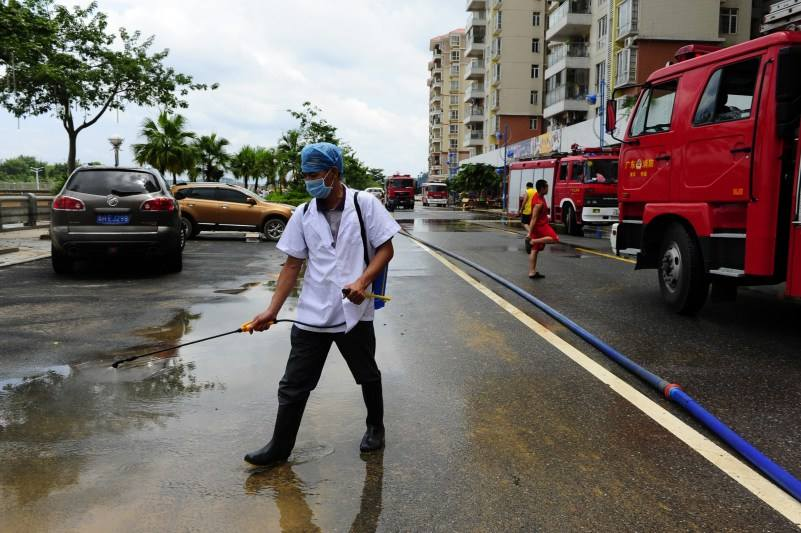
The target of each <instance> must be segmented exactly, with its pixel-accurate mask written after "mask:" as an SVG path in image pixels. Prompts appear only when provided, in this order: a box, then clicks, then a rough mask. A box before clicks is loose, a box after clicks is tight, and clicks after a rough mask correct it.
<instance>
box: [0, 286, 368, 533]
mask: <svg viewBox="0 0 801 533" xmlns="http://www.w3.org/2000/svg"><path fill="white" fill-rule="evenodd" d="M274 285H275V282H274V281H267V282H266V283H265V282H261V281H260V282H252V283H248V284H245V285H243V286H242V287H241V288H242V289H243V290H237V291H236V292H235V293H231V294H227V295H226V296H225V297H224V298H223V299H222V300H215V302H214V303H209V304H204V305H199V306H196V307H195V308H193V309H191V310H186V311H181V312H179V313H177V314H176V315H175V316H174V317H173V318H172V319H171V320H169V321H168V322H167V323H165V324H163V325H161V326H158V327H153V328H146V329H143V330H140V331H137V332H136V333H137V334H138V335H140V336H141V337H142V338H143V339H144V340H145V342H143V343H142V344H141V345H139V346H133V347H128V348H126V349H123V350H117V351H109V352H108V353H105V354H99V357H98V358H97V359H96V360H92V361H86V362H84V363H80V364H74V365H69V366H66V365H65V366H57V367H51V368H42V369H39V370H33V371H30V372H26V373H25V375H21V376H19V377H17V376H2V375H0V377H1V378H2V381H0V387H1V388H2V390H0V456H2V457H4V458H12V460H7V459H4V460H3V461H0V515H2V516H3V524H4V525H3V528H8V529H9V530H35V529H39V530H54V529H70V530H72V529H74V530H104V531H107V530H129V529H153V530H159V529H202V530H208V529H216V530H219V529H233V530H237V529H240V530H247V529H254V528H261V529H267V530H277V529H278V528H279V527H285V526H286V528H288V529H292V528H295V526H296V525H302V526H304V527H303V528H302V530H303V531H314V530H315V529H314V528H306V526H308V525H310V524H311V525H313V526H314V527H319V528H320V530H331V529H343V528H346V527H347V525H348V524H350V523H351V522H352V521H353V520H354V516H355V517H356V521H355V522H353V523H354V524H355V523H357V522H358V523H359V524H367V525H368V526H369V524H371V523H372V524H376V523H377V521H378V516H379V515H380V512H381V510H380V501H381V495H380V493H381V489H382V486H381V478H382V474H381V473H376V466H375V465H374V464H372V463H362V462H361V461H360V459H359V453H358V442H359V439H360V437H361V433H362V432H363V430H364V429H363V428H364V426H363V424H364V413H363V410H364V406H363V401H362V398H361V391H360V389H359V388H358V386H356V385H355V384H354V382H353V378H352V377H351V375H350V373H349V371H348V369H347V365H346V364H345V363H344V361H343V360H342V358H341V356H340V355H339V354H338V352H337V351H336V349H335V348H334V349H332V352H331V354H330V356H329V360H328V362H327V364H326V368H325V371H324V373H323V378H322V380H321V381H320V384H319V385H318V389H317V391H316V392H315V393H313V394H312V398H311V400H310V401H309V404H308V406H307V409H306V414H305V416H304V420H303V424H302V426H301V431H300V434H299V436H298V446H297V447H296V450H295V451H294V453H293V456H292V457H291V462H290V463H289V464H288V465H286V467H285V470H276V471H261V472H259V471H252V470H249V469H248V467H247V465H245V464H244V463H243V462H242V457H243V455H244V453H245V452H247V451H250V450H252V449H255V448H258V447H260V446H262V445H263V444H264V443H265V442H266V441H267V440H269V435H270V434H271V432H272V424H273V420H274V416H275V409H276V391H277V386H278V381H279V379H280V377H281V375H282V374H283V371H284V367H285V364H286V357H287V355H288V353H289V331H290V328H291V325H289V324H279V325H277V326H275V327H274V328H271V330H270V331H268V332H264V333H261V334H256V335H252V336H251V335H232V336H229V337H223V338H220V339H215V340H213V341H209V342H206V343H199V344H195V345H192V346H187V347H185V348H181V349H179V350H171V351H168V352H165V353H164V354H160V356H154V357H152V358H149V359H146V360H143V361H136V362H134V363H129V364H125V365H121V366H120V368H118V369H116V370H115V369H112V368H111V367H110V363H111V362H112V361H114V360H116V359H119V358H124V357H128V356H130V355H135V354H138V353H143V352H147V351H151V350H155V349H159V348H162V347H166V346H171V345H175V344H179V343H181V342H187V341H191V340H193V339H196V338H201V337H205V336H209V335H214V334H216V333H219V332H221V331H220V330H222V332H224V331H226V330H229V329H235V328H236V327H237V326H238V325H240V324H241V323H242V322H244V321H246V320H248V319H250V318H252V317H253V316H254V315H255V314H256V313H258V312H260V311H262V310H263V309H264V307H265V306H266V304H267V302H268V301H269V298H270V296H271V294H272V290H273V288H274ZM223 289H225V287H223ZM212 291H213V289H212ZM294 294H297V291H296V292H295V293H294ZM295 305H296V299H295V298H294V297H290V299H289V300H287V303H286V305H285V307H284V312H282V316H291V314H292V310H293V308H294V307H295ZM320 398H326V400H325V402H323V401H322V400H321V399H320ZM309 437H312V439H311V440H310V438H309ZM314 437H317V438H323V439H326V441H325V442H324V443H320V442H319V441H316V440H314ZM378 468H379V469H380V468H381V466H380V465H379V466H378ZM364 469H366V472H367V473H366V474H365V476H364V479H362V475H361V474H359V472H361V471H363V470H364ZM287 472H290V473H291V476H294V479H296V480H297V483H295V484H293V482H292V481H291V479H290V478H289V477H287V476H289V475H290V474H288V473H287ZM376 480H378V481H376ZM376 483H377V484H376ZM360 489H363V490H364V491H365V492H364V493H363V494H362V498H361V500H360V499H359V498H358V494H359V490H360ZM210 497H213V499H212V500H209V498H210ZM253 498H260V499H263V503H261V504H258V505H256V506H254V502H253ZM376 501H377V502H378V506H377V507H376ZM210 502H225V505H224V506H223V507H220V506H218V505H216V504H211V505H209V503H210ZM332 502H335V505H332ZM365 502H366V503H365ZM165 503H168V505H165ZM365 505H366V507H365ZM304 506H305V507H304ZM305 509H313V510H314V513H313V514H311V513H307V512H306V510H305ZM31 517H36V518H35V522H31V520H32V518H31ZM374 527H375V526H374V525H373V528H374ZM295 530H298V529H295ZM357 530H362V529H361V528H359V529H357Z"/></svg>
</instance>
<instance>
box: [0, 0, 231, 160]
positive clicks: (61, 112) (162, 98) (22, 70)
mask: <svg viewBox="0 0 801 533" xmlns="http://www.w3.org/2000/svg"><path fill="white" fill-rule="evenodd" d="M153 40H154V37H153V36H151V37H149V38H146V39H143V38H142V35H141V33H140V32H138V31H134V32H129V31H128V30H126V29H125V28H120V29H119V31H118V32H117V33H114V32H112V31H110V30H109V29H108V21H107V17H106V15H105V14H104V13H102V12H100V11H98V9H97V3H96V2H92V3H90V4H89V6H88V7H86V8H81V7H79V6H75V7H73V8H72V9H70V8H68V7H65V6H63V5H59V4H55V3H54V2H53V0H8V2H6V3H0V66H2V67H3V68H1V69H0V105H1V106H2V107H4V108H5V109H6V110H8V111H9V112H10V113H12V114H13V115H14V116H16V117H21V116H25V115H30V116H38V115H45V114H48V115H54V116H55V117H57V118H58V119H59V120H60V121H61V124H62V126H63V127H64V129H65V130H66V132H67V138H68V140H69V150H68V157H67V168H68V170H69V171H70V172H71V171H72V170H73V169H75V166H76V164H77V162H76V151H77V141H78V135H79V134H80V133H81V132H82V131H83V130H85V129H86V128H89V127H91V126H92V125H94V124H95V123H96V122H97V121H98V120H99V119H100V117H102V116H103V114H104V113H105V112H106V111H107V110H109V109H118V110H124V109H125V108H126V105H131V104H133V105H138V106H156V105H158V106H162V107H163V108H165V109H174V108H176V107H182V108H185V107H187V105H188V104H187V102H186V99H185V97H186V96H187V95H188V94H189V91H191V90H201V89H202V90H205V89H207V88H209V86H207V85H205V84H200V83H194V82H193V80H192V77H191V76H189V75H186V74H181V73H178V72H176V71H175V69H174V68H172V67H169V66H167V65H165V63H164V60H165V59H166V58H167V55H168V53H169V51H168V50H162V51H160V52H155V53H151V52H150V50H149V49H150V47H151V46H152V44H153ZM210 87H211V88H212V89H216V88H217V84H213V85H211V86H210ZM81 116H82V117H83V118H81Z"/></svg>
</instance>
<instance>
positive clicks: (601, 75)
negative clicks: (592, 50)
mask: <svg viewBox="0 0 801 533" xmlns="http://www.w3.org/2000/svg"><path fill="white" fill-rule="evenodd" d="M605 81H606V61H601V62H600V63H598V64H597V65H595V92H596V93H597V94H598V95H599V96H600V94H601V83H602V82H605ZM607 96H608V95H607ZM601 105H604V103H603V102H601Z"/></svg>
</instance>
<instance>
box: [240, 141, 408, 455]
mask: <svg viewBox="0 0 801 533" xmlns="http://www.w3.org/2000/svg"><path fill="white" fill-rule="evenodd" d="M301 170H302V172H303V178H304V180H305V183H306V190H307V191H308V192H309V194H310V195H311V196H312V197H313V199H312V200H310V201H309V202H308V203H307V204H304V205H302V206H300V207H298V209H296V210H295V212H294V213H293V215H292V217H291V218H290V220H289V222H288V223H287V226H286V229H285V230H284V233H283V235H282V236H281V239H280V240H279V241H278V244H277V248H278V249H279V250H281V251H282V252H284V253H285V254H287V258H286V262H285V263H284V266H283V268H282V269H281V273H280V275H279V277H278V283H277V285H276V288H275V293H274V294H273V297H272V300H271V302H270V305H269V306H268V307H267V309H266V310H265V311H264V312H262V313H260V314H258V315H256V316H255V317H254V318H253V320H252V322H251V325H252V328H253V330H255V331H264V330H266V329H269V327H270V326H271V325H272V324H273V322H274V321H275V320H276V319H277V317H278V313H279V311H280V310H281V307H282V306H283V304H284V302H285V301H286V299H287V297H288V296H289V294H290V292H291V291H292V290H293V289H294V288H295V286H296V283H297V279H298V275H299V273H300V271H301V268H302V267H303V264H304V262H305V263H306V273H305V275H304V277H303V288H302V290H301V293H300V300H299V302H298V306H297V319H298V320H299V321H302V322H305V323H307V324H311V325H313V326H314V327H311V326H303V325H298V324H296V325H294V326H293V327H292V333H291V342H292V349H291V351H290V353H289V359H288V361H287V364H286V371H285V373H284V376H283V378H281V381H280V383H279V386H278V414H277V416H276V420H275V428H274V431H273V437H272V440H271V441H270V442H269V443H268V444H267V445H266V446H264V447H263V448H261V449H259V450H256V451H254V452H251V453H248V454H247V455H246V456H245V461H247V462H248V463H250V464H252V465H258V466H266V465H271V464H274V463H279V462H283V461H286V460H287V458H288V457H289V455H290V453H291V452H292V448H293V447H294V446H295V438H296V436H297V433H298V429H299V428H300V422H301V419H302V418H303V411H304V409H305V407H306V401H307V400H308V398H309V394H310V393H311V391H312V390H313V389H314V388H315V387H316V386H317V382H318V381H319V379H320V375H321V373H322V370H323V365H324V363H325V360H326V357H327V356H328V352H329V351H330V349H331V345H332V344H336V345H337V348H339V351H340V352H341V353H342V355H343V357H344V358H345V361H346V363H347V364H348V368H349V369H350V371H351V373H352V374H353V377H354V379H355V380H356V383H357V384H359V385H361V387H362V396H363V398H364V403H365V405H366V407H367V421H366V422H367V429H366V431H365V433H364V436H363V437H362V440H361V444H360V446H359V449H360V450H361V451H362V452H370V451H374V450H379V449H381V448H383V447H384V441H385V438H384V433H385V431H384V420H383V418H384V402H383V393H382V388H381V372H380V371H379V369H378V365H377V364H376V360H375V350H376V342H375V333H374V330H373V313H374V305H373V301H372V300H369V299H367V298H366V297H365V293H366V292H368V290H369V288H370V287H371V285H372V283H373V281H374V280H375V279H376V277H378V276H379V275H380V274H381V273H382V272H383V271H384V269H385V268H386V266H387V265H388V264H389V262H390V260H392V257H393V255H394V249H393V246H392V238H393V236H394V235H395V234H396V233H397V232H398V231H399V230H400V226H398V224H397V222H395V220H394V219H393V218H392V216H391V215H390V214H389V213H388V212H387V210H386V209H385V208H384V207H383V206H382V205H381V204H380V203H379V201H378V199H377V198H376V197H375V196H373V195H372V194H365V193H361V194H359V192H358V191H354V190H353V189H350V188H348V187H346V186H345V185H344V183H343V163H342V150H340V149H339V147H337V146H335V145H333V144H330V143H315V144H310V145H308V146H306V147H305V148H303V150H302V151H301ZM366 263H367V264H366ZM343 294H345V295H346V297H345V298H343Z"/></svg>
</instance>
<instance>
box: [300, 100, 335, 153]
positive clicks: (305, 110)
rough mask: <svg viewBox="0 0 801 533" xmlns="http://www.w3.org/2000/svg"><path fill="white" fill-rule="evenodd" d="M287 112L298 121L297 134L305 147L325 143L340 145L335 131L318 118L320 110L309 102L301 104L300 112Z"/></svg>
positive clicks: (331, 126)
mask: <svg viewBox="0 0 801 533" xmlns="http://www.w3.org/2000/svg"><path fill="white" fill-rule="evenodd" d="M287 112H288V113H289V114H290V115H292V118H294V119H296V120H298V121H299V122H300V125H299V127H298V132H299V134H300V140H301V142H302V144H303V145H304V146H305V145H307V144H311V143H321V142H327V143H332V144H337V145H338V144H340V142H341V141H340V140H339V137H337V129H336V127H334V126H333V125H331V124H330V123H329V122H328V121H327V120H325V119H324V118H318V117H319V116H320V113H322V110H321V109H320V108H319V107H317V106H315V105H312V103H311V102H303V105H302V108H301V110H300V111H293V110H292V109H287Z"/></svg>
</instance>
